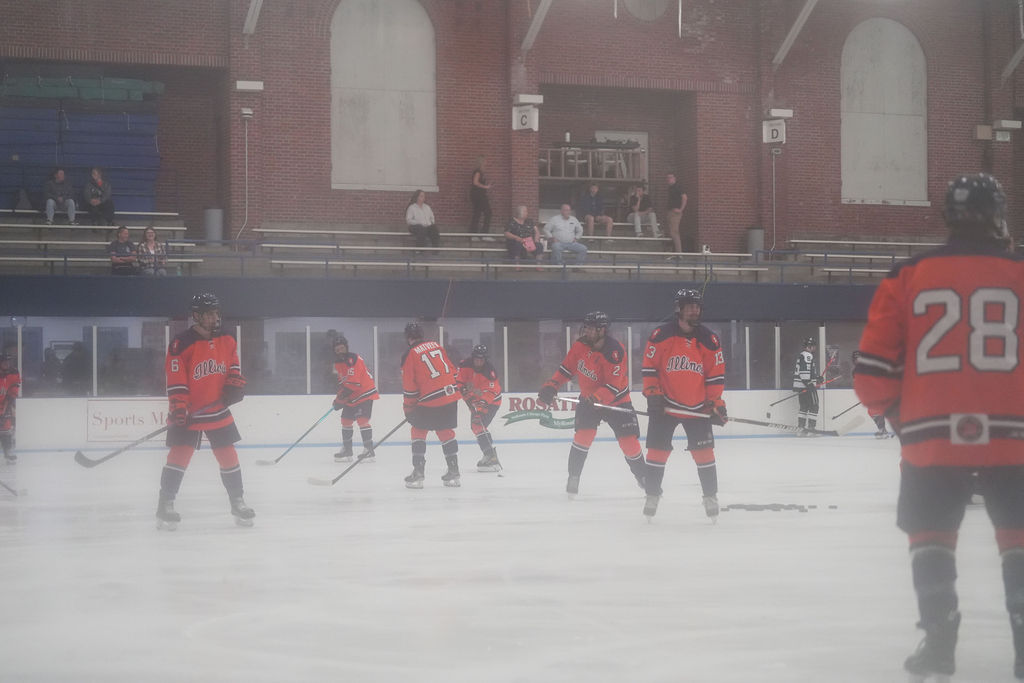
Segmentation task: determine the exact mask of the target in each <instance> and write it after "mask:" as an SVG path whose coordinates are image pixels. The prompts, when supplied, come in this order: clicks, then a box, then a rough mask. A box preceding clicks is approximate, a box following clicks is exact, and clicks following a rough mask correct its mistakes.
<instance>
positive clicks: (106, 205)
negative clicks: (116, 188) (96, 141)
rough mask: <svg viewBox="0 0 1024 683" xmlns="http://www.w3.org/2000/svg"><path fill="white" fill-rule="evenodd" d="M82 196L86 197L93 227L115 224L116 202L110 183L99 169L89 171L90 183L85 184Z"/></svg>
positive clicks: (87, 209)
mask: <svg viewBox="0 0 1024 683" xmlns="http://www.w3.org/2000/svg"><path fill="white" fill-rule="evenodd" d="M82 195H83V196H84V197H85V209H86V211H88V212H89V218H91V219H92V224H93V225H113V224H114V200H113V199H112V197H111V189H110V183H108V182H107V181H106V180H105V179H104V178H103V171H101V170H100V169H99V168H98V167H95V166H94V167H93V168H91V169H89V182H87V183H86V184H85V190H84V191H83V192H82ZM101 221H102V222H101Z"/></svg>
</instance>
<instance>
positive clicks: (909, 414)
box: [854, 241, 1024, 466]
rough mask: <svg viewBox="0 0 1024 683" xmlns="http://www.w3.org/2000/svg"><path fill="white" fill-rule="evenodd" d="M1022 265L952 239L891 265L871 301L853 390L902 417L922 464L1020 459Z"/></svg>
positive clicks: (1023, 440)
mask: <svg viewBox="0 0 1024 683" xmlns="http://www.w3.org/2000/svg"><path fill="white" fill-rule="evenodd" d="M1022 299H1024V261H1022V260H1021V258H1020V257H1017V256H1015V255H1013V254H1010V253H1008V252H1004V251H1000V250H997V249H996V248H995V247H989V246H985V245H979V244H975V243H965V242H961V241H951V242H950V244H948V245H946V246H944V247H941V248H939V249H936V250H934V251H931V252H928V253H926V254H922V255H921V256H918V257H916V258H914V259H911V260H910V261H907V262H905V263H903V264H900V265H898V266H896V267H895V268H893V270H892V272H890V273H889V275H888V276H887V277H886V279H885V280H883V281H882V283H881V284H880V285H879V287H878V290H877V291H876V292H875V296H874V299H873V300H872V302H871V308H870V311H869V313H868V323H867V326H866V327H865V328H864V334H863V336H862V337H861V342H860V352H861V353H860V357H859V358H858V360H857V365H856V367H855V369H854V389H855V390H856V392H857V397H858V398H859V399H860V400H861V402H862V403H863V404H864V406H865V407H866V408H867V409H868V413H870V414H871V415H879V414H882V413H887V414H890V415H893V416H894V417H898V420H899V422H900V424H901V428H900V441H901V442H902V446H903V457H904V458H905V459H906V460H907V461H908V462H910V463H912V464H914V465H919V466H927V465H979V466H992V465H1009V464H1021V463H1024V364H1022V363H1021V350H1022V349H1021V344H1020V337H1021V301H1022Z"/></svg>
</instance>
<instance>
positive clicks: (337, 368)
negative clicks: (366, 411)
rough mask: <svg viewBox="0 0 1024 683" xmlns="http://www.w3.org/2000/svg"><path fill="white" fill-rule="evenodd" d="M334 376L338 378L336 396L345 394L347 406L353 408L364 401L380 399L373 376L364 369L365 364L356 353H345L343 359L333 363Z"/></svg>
mask: <svg viewBox="0 0 1024 683" xmlns="http://www.w3.org/2000/svg"><path fill="white" fill-rule="evenodd" d="M334 374H335V375H337V376H338V396H341V395H342V393H347V394H348V396H347V398H345V400H344V402H345V405H347V406H355V405H359V404H360V403H364V402H366V401H376V400H377V399H378V398H380V394H378V393H377V384H376V383H375V382H374V381H373V375H371V374H370V371H369V370H368V369H367V368H366V363H364V362H363V359H362V358H361V357H360V356H359V354H356V353H347V354H345V357H344V358H342V359H341V360H339V361H336V362H335V363H334Z"/></svg>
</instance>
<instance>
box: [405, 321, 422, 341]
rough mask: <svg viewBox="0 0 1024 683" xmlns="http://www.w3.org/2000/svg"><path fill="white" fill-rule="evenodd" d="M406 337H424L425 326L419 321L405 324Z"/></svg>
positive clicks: (417, 338)
mask: <svg viewBox="0 0 1024 683" xmlns="http://www.w3.org/2000/svg"><path fill="white" fill-rule="evenodd" d="M405 338H406V339H416V340H419V339H423V326H422V325H420V324H419V323H409V324H408V325H406V326H405Z"/></svg>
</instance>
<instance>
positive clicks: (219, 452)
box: [156, 293, 256, 529]
mask: <svg viewBox="0 0 1024 683" xmlns="http://www.w3.org/2000/svg"><path fill="white" fill-rule="evenodd" d="M189 310H190V312H191V317H192V327H190V328H189V329H187V330H185V331H184V332H182V333H181V334H179V335H178V336H177V337H175V338H174V339H173V340H172V341H171V345H170V347H169V348H168V350H167V361H166V364H165V369H166V373H167V400H168V402H169V415H168V422H169V423H170V427H169V428H168V430H167V445H168V446H169V447H170V449H171V450H170V452H169V453H168V454H167V464H166V465H164V469H163V472H162V473H161V475H160V500H159V503H158V504H157V510H156V517H157V526H158V528H169V529H173V528H175V527H176V526H177V524H178V522H179V521H181V515H179V514H178V513H177V512H176V511H175V509H174V499H175V497H176V496H177V494H178V489H179V488H180V487H181V480H182V479H183V478H184V477H185V469H186V468H187V467H188V464H189V461H191V459H192V454H193V453H195V450H196V448H197V447H198V446H199V441H200V439H201V438H202V435H203V433H204V432H205V434H206V438H207V440H208V441H209V442H210V447H211V448H212V449H213V455H214V457H216V458H217V462H218V463H219V464H220V478H221V481H222V482H223V483H224V488H225V489H227V492H228V500H229V502H230V503H231V514H232V515H234V517H235V521H236V522H237V523H238V524H239V526H252V524H253V517H255V516H256V513H255V512H253V510H252V508H250V507H249V506H248V505H246V504H245V500H244V499H243V497H242V493H243V491H242V469H241V466H240V465H239V464H238V453H237V451H235V446H234V443H235V442H236V441H238V440H239V439H240V438H241V436H239V434H238V429H237V428H236V427H235V419H234V418H233V417H232V416H231V410H230V408H229V406H231V405H234V404H235V403H238V402H239V401H241V400H242V398H243V397H244V395H245V379H244V378H243V377H242V373H241V369H240V368H239V363H238V352H237V347H236V345H235V339H234V337H231V336H229V335H226V334H222V333H221V330H220V301H219V300H218V299H217V297H216V296H214V295H213V294H209V293H204V294H197V295H195V296H194V297H192V304H191V306H190V308H189Z"/></svg>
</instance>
